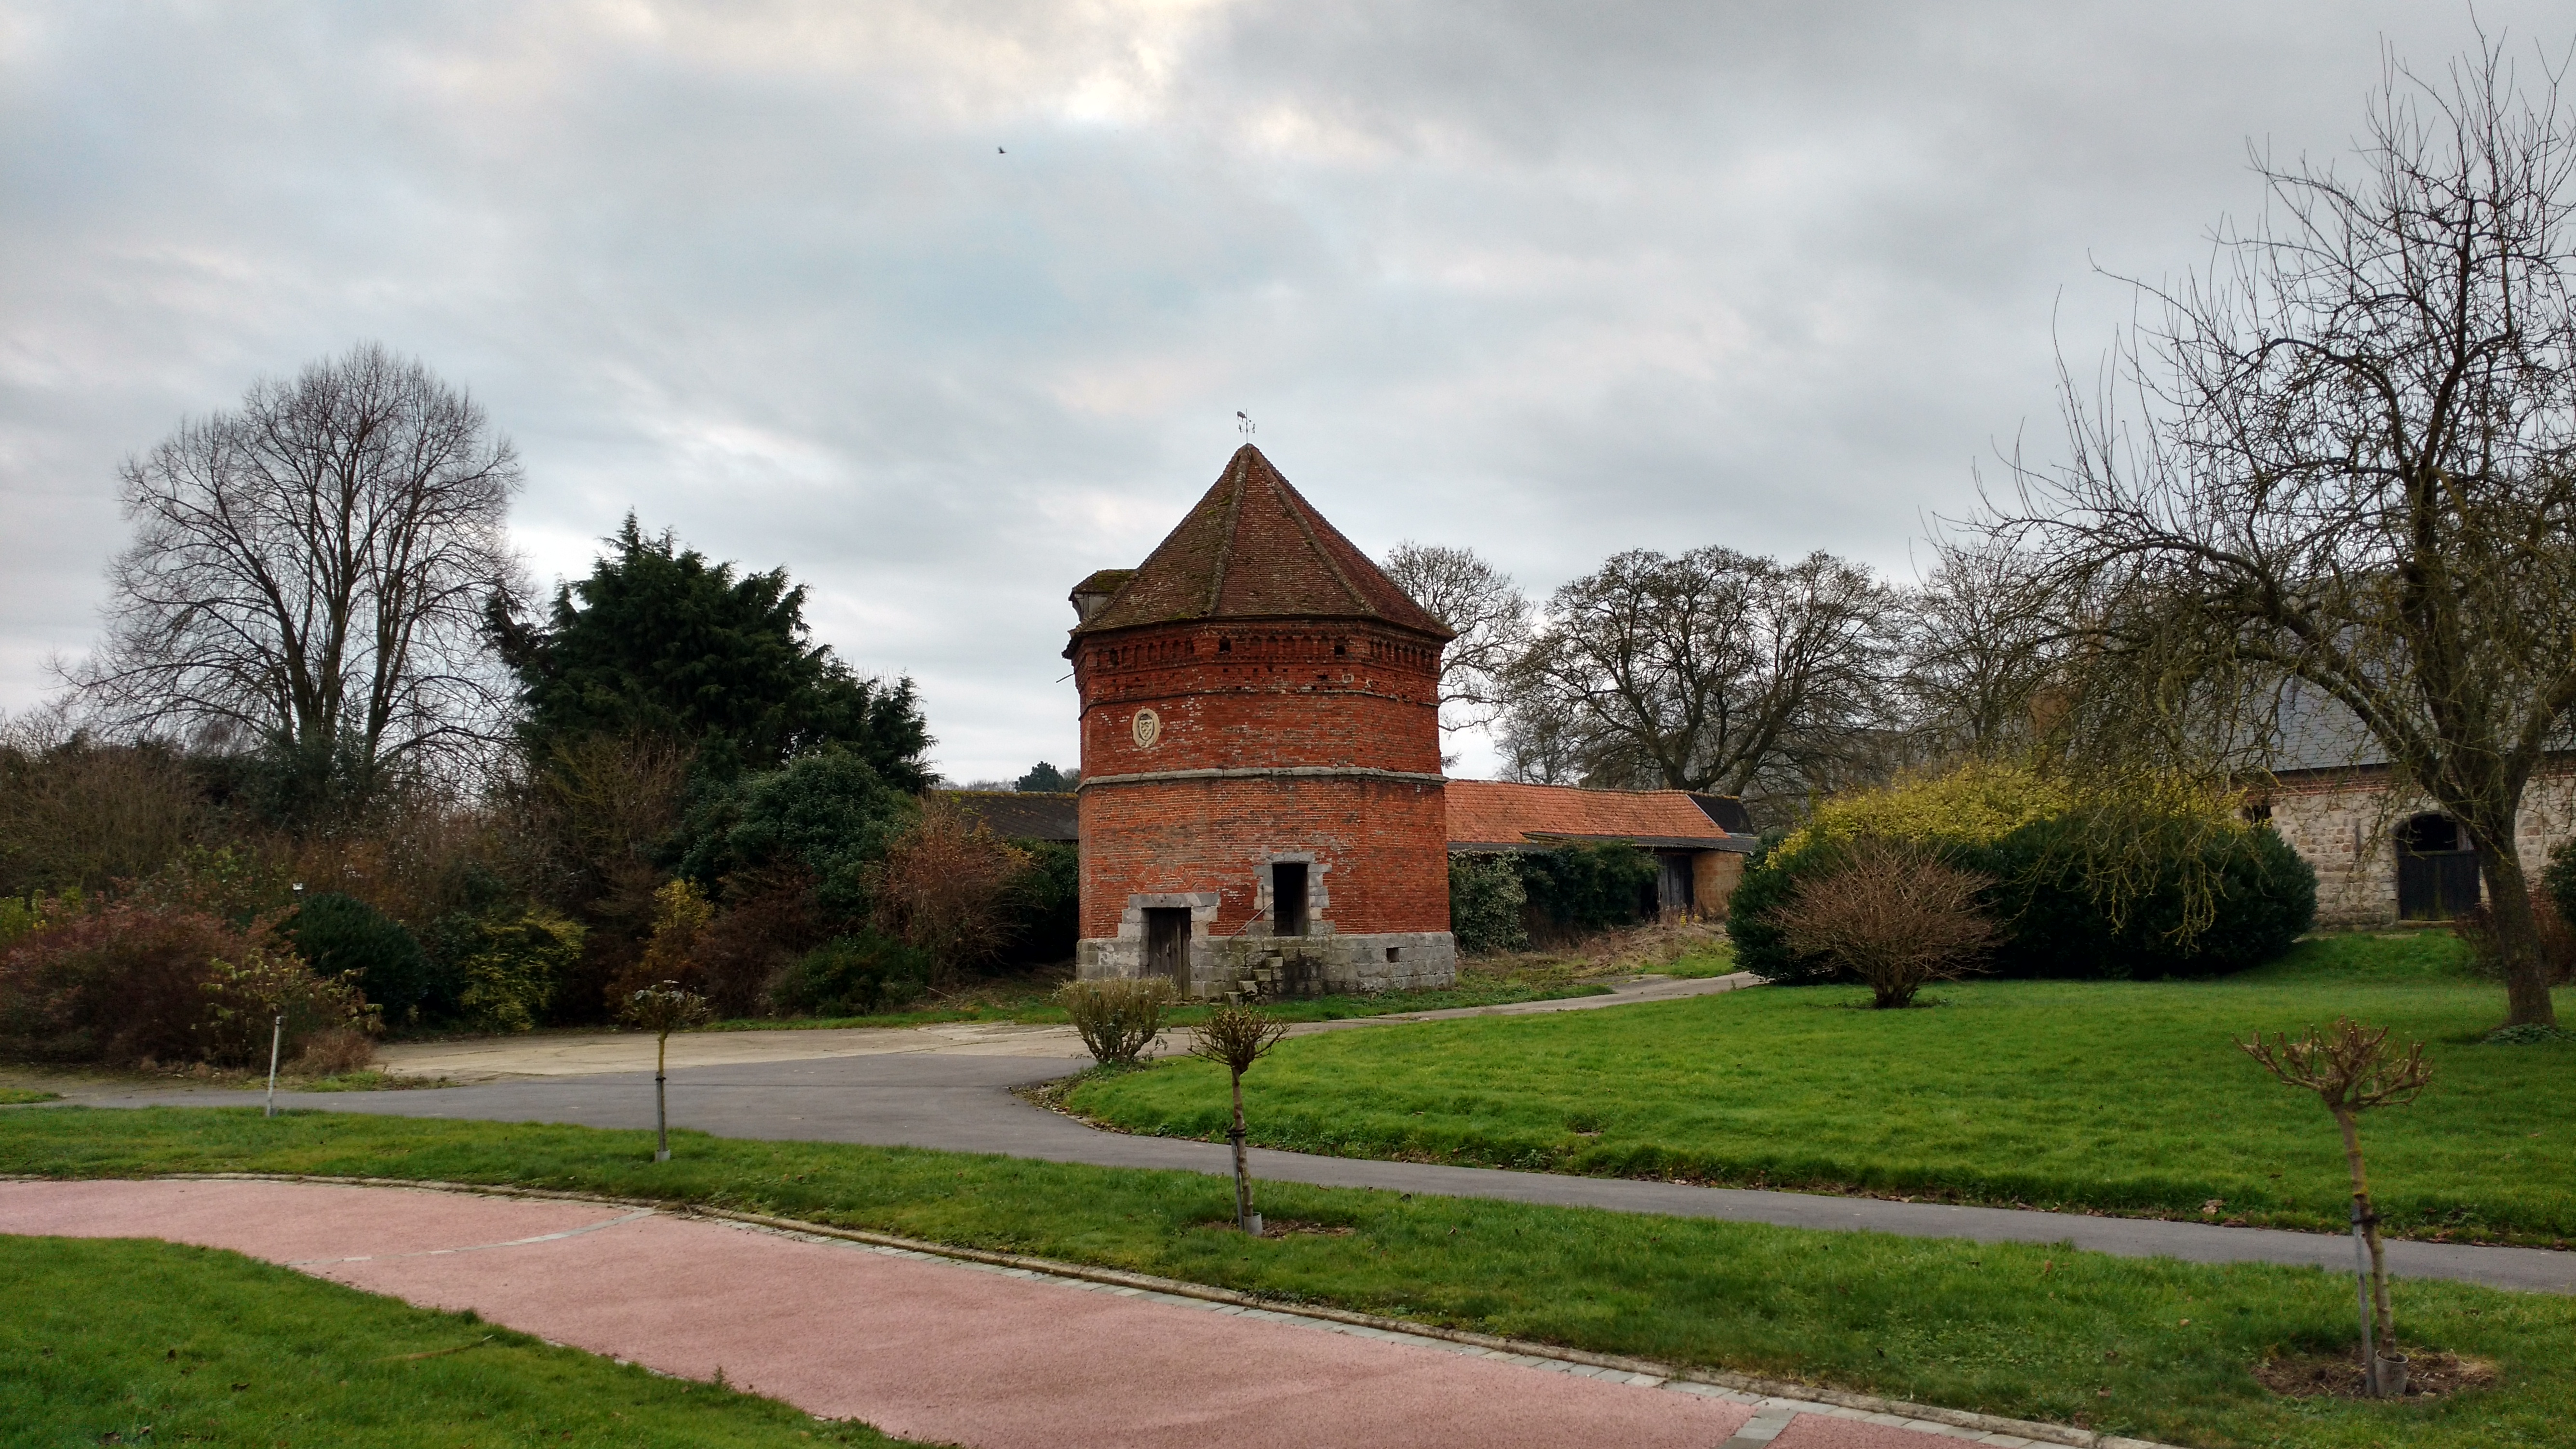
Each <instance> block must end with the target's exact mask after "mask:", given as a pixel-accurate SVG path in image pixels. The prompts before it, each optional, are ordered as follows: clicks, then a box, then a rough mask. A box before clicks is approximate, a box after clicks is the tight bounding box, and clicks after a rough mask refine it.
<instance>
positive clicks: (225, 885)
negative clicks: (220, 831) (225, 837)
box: [136, 845, 295, 927]
mask: <svg viewBox="0 0 2576 1449" xmlns="http://www.w3.org/2000/svg"><path fill="white" fill-rule="evenodd" d="M136 894H137V895H139V896H141V897H142V898H143V899H145V900H147V901H150V902H152V903H153V904H155V905H161V906H170V907H175V908H177V909H180V910H188V911H198V912H202V913H204V914H206V915H209V916H214V917H217V918H219V919H221V920H223V921H225V922H226V923H228V924H230V925H232V926H234V927H246V926H248V925H250V924H251V923H252V922H254V921H258V920H262V919H269V920H274V919H276V918H277V917H279V916H281V915H283V914H284V913H285V912H286V911H288V910H289V909H291V908H292V907H293V906H294V904H295V887H294V873H293V872H292V871H290V870H289V869H288V868H287V867H286V865H285V864H284V863H283V862H280V861H275V860H270V859H268V858H266V857H264V856H260V855H256V854H253V853H252V852H250V851H247V850H240V849H236V848H234V847H232V846H229V845H226V846H219V847H217V848H215V849H212V850H202V849H200V850H189V851H185V852H182V853H181V854H180V855H179V856H178V858H177V859H175V860H172V861H171V862H170V863H169V864H167V865H165V866H163V867H162V868H161V869H160V870H159V871H158V872H156V873H154V875H153V876H152V877H151V878H150V879H149V880H146V881H145V882H143V884H142V886H141V887H140V888H139V889H138V890H137V891H136Z"/></svg>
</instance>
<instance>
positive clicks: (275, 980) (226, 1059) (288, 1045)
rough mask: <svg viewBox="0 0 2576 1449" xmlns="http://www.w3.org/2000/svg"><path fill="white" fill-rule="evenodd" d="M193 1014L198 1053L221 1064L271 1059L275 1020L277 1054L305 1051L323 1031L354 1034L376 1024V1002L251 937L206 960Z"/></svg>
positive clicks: (264, 1062) (202, 1058)
mask: <svg viewBox="0 0 2576 1449" xmlns="http://www.w3.org/2000/svg"><path fill="white" fill-rule="evenodd" d="M207 966H208V969H207V972H206V979H205V982H204V984H203V985H202V987H201V988H200V989H201V990H203V991H204V993H205V1006H204V1010H203V1012H202V1014H201V1015H200V1016H199V1018H198V1020H197V1026H196V1032H197V1041H198V1047H197V1053H196V1055H197V1058H198V1060H200V1061H206V1062H211V1063H213V1064H215V1065H216V1066H219V1067H260V1066H266V1065H267V1064H268V1055H269V1046H270V1032H271V1029H272V1025H275V1026H278V1027H282V1030H283V1034H282V1035H281V1036H280V1037H278V1038H277V1040H278V1051H279V1059H280V1060H281V1061H283V1060H290V1059H293V1058H296V1057H299V1056H301V1055H303V1053H304V1049H305V1045H306V1043H308V1042H310V1041H312V1040H313V1039H314V1038H316V1037H318V1036H321V1035H323V1034H325V1033H333V1032H358V1033H360V1034H361V1035H364V1034H365V1033H366V1032H368V1031H371V1030H372V1029H373V1028H374V1027H375V1025H376V1021H377V1018H376V1015H375V1012H374V1010H373V1008H371V1007H369V1006H368V1005H367V1001H366V998H365V997H363V996H360V995H359V994H358V989H357V988H356V987H355V986H352V985H350V984H349V983H348V982H345V981H325V980H323V979H322V978H321V977H319V976H316V975H314V974H313V970H312V968H311V967H309V966H306V965H305V964H304V962H303V961H302V959H300V958H299V957H297V956H296V955H295V954H294V953H293V952H291V951H283V950H272V949H270V948H269V947H267V946H265V945H263V944H260V943H257V942H253V943H251V944H250V945H249V946H248V947H247V949H245V950H243V951H242V952H241V953H240V954H239V955H238V956H236V957H234V958H233V959H230V960H225V959H220V958H219V959H217V960H214V961H211V962H208V963H207Z"/></svg>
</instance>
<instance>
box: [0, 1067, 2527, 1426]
mask: <svg viewBox="0 0 2576 1449" xmlns="http://www.w3.org/2000/svg"><path fill="white" fill-rule="evenodd" d="M673 1140H674V1145H675V1148H676V1151H677V1156H676V1158H675V1160H673V1161H671V1162H669V1163H664V1164H658V1165H657V1164H655V1163H654V1162H652V1160H651V1156H652V1136H651V1134H650V1133H644V1132H608V1131H599V1130H595V1129H590V1128H580V1127H536V1126H516V1125H508V1124H499V1123H484V1122H447V1121H436V1120H409V1119H401V1118H364V1117H355V1116H345V1115H340V1114H335V1113H321V1112H295V1113H289V1114H287V1115H284V1116H281V1117H278V1118H275V1119H272V1120H263V1119H261V1118H260V1116H259V1115H258V1114H257V1113H256V1112H248V1111H240V1110H232V1109H220V1110H217V1109H202V1108H188V1109H181V1108H148V1109H139V1110H133V1111H109V1110H96V1109H84V1108H50V1109H47V1110H45V1111H42V1112H32V1113H26V1112H22V1113H11V1114H7V1115H6V1116H0V1171H5V1172H14V1173H26V1174H35V1175H42V1176H54V1177H112V1176H134V1175H143V1174H149V1173H158V1172H218V1171H245V1172H280V1173H309V1174H314V1175H321V1176H382V1177H399V1178H410V1179H433V1180H444V1181H454V1182H483V1183H496V1184H516V1185H523V1186H533V1187H550V1188H566V1189H577V1190H583V1191H591V1192H599V1193H605V1194H611V1195H616V1196H623V1197H639V1198H649V1199H656V1200H661V1201H669V1202H683V1203H707V1204H713V1205H720V1206H725V1207H732V1208H739V1209H745V1210H750V1211H757V1212H764V1213H772V1214H776V1215H779V1216H782V1217H791V1218H801V1219H805V1220H807V1221H813V1222H820V1223H828V1224H833V1225H838V1226H846V1227H859V1228H872V1229H876V1230H879V1231H884V1232H894V1233H901V1234H905V1235H908V1236H911V1237H916V1238H924V1239H929V1240H932V1241H938V1242H946V1243H954V1244H959V1245H963V1246H971V1247H978V1248H989V1249H999V1250H1004V1251H1011V1252H1020V1253H1030V1254H1036V1255H1040V1256H1045V1257H1050V1258H1056V1259H1061V1260H1068V1261H1073V1262H1081V1263H1090V1264H1097V1265H1102V1266H1108V1267H1116V1268H1126V1269H1132V1270H1135V1271H1139V1272H1147V1273H1156V1274H1161V1275H1164V1276H1167V1277H1173V1278H1180V1279H1186V1280H1190V1281H1194V1282H1201V1283H1211V1284H1217V1285H1220V1286H1224V1287H1229V1288H1235V1289H1240V1290H1244V1291H1248V1292H1254V1293H1261V1294H1266V1295H1270V1296H1273V1297H1277V1298H1280V1299H1284V1300H1288V1301H1292V1302H1312V1303H1329V1304H1335V1305H1339V1306H1342V1307H1347V1308H1354V1309H1359V1310H1362V1311H1365V1312H1371V1313H1380V1314H1387V1315H1391V1316H1395V1317H1403V1318H1411V1319H1415V1320H1418V1321H1423V1322H1430V1323H1439V1324H1446V1325H1450V1326H1453V1327H1458V1328H1467V1329H1474V1330H1478V1331H1481V1332H1486V1333H1495V1334H1502V1335H1507V1336H1514V1337H1521V1338H1531V1339H1539V1340H1545V1341H1549V1342H1555V1343H1561V1344H1568V1345H1572V1346H1576V1347H1581V1348H1587V1349H1594V1350H1599V1351H1602V1352H1608V1353H1623V1354H1633V1355H1638V1356H1641V1357H1647V1358H1655V1359H1661V1360H1664V1361H1667V1362H1674V1363H1680V1364H1691V1365H1702V1366H1708V1367H1715V1368H1725V1369H1732V1370H1736V1371H1739V1372H1744V1373H1754V1374H1764V1375H1770V1376H1775V1377H1781V1378H1792V1379H1801V1380H1806V1381H1809V1382H1818V1383H1830V1384H1835V1385H1839V1386H1842V1387H1844V1388H1849V1389H1855V1390H1859V1391H1863V1392H1869V1393H1878V1394H1885V1395H1889V1396H1892V1397H1896V1398H1904V1399H1913V1400H1919V1401H1927V1402H1932V1403H1939V1404H1948V1405H1952V1406H1955V1407H1959V1408H1967V1409H1978V1410H1983V1411H1985V1412H1989V1413H1996V1414H2004V1415H2010V1416H2014V1417H2021V1418H2034V1419H2050V1420H2055V1421H2058V1422H2061V1423H2078V1424H2084V1425H2088V1426H2091V1427H2095V1428H2100V1429H2105V1430H2111V1431H2116V1432H2120V1433H2127V1434H2134V1435H2139V1436H2142V1437H2148V1438H2157V1439H2164V1440H2168V1441H2172V1442H2179V1443H2187V1444H2196V1445H2208V1446H2246V1449H2254V1446H2275V1445H2290V1444H2296V1445H2302V1446H2316V1449H2363V1446H2382V1449H2388V1446H2404V1449H2473V1446H2475V1449H2507V1446H2520V1445H2545V1444H2564V1443H2565V1442H2566V1440H2565V1433H2564V1431H2565V1425H2566V1424H2567V1423H2569V1422H2571V1421H2576V1362H2571V1360H2570V1358H2569V1356H2568V1355H2567V1354H2566V1352H2565V1345H2566V1344H2567V1343H2568V1342H2569V1341H2570V1340H2571V1338H2572V1337H2576V1300H2571V1299H2567V1298H2560V1297H2554V1296H2546V1295H2539V1294H2511V1293H2503V1292H2498V1291H2495V1290H2491V1289H2483V1288H2476V1287H2471V1286H2468V1285H2463V1284H2451V1283H2433V1282H2424V1283H2413V1282H2410V1283H2404V1284H2401V1285H2400V1286H2399V1290H2398V1302H2397V1311H2398V1315H2399V1322H2400V1325H2401V1331H2402V1333H2403V1336H2404V1337H2405V1339H2406V1340H2407V1341H2408V1342H2409V1343H2410V1344H2414V1345H2420V1346H2422V1347H2424V1348H2427V1349H2438V1350H2445V1351H2448V1352H2452V1353H2457V1354H2462V1355H2468V1356H2471V1357H2474V1358H2478V1359H2481V1360H2486V1361H2491V1362H2493V1363H2494V1364H2495V1365H2496V1367H2497V1370H2498V1373H2499V1380H2498V1382H2497V1384H2496V1385H2495V1386H2494V1387H2492V1388H2487V1389H2479V1390H2472V1391H2468V1392H2464V1393H2461V1394H2459V1395H2456V1396H2454V1397H2451V1398H2448V1399H2444V1400H2442V1401H2439V1402H2436V1403H2431V1404H2372V1403H2354V1402H2346V1401H2335V1400H2314V1399H2288V1398H2283V1397H2279V1396H2276V1395H2274V1394H2273V1393H2272V1392H2271V1391H2270V1390H2267V1389H2265V1388H2264V1387H2263V1386H2262V1385H2261V1384H2260V1383H2259V1382H2258V1381H2257V1380H2256V1379H2255V1377H2254V1368H2255V1366H2256V1365H2257V1364H2259V1363H2261V1362H2263V1361H2264V1360H2265V1359H2266V1358H2267V1357H2269V1356H2275V1355H2282V1356H2291V1357H2297V1356H2301V1355H2316V1354H2326V1353H2332V1352H2336V1351H2339V1350H2341V1349H2342V1348H2343V1347H2344V1346H2345V1345H2346V1343H2347V1342H2348V1340H2349V1339H2350V1338H2351V1337H2352V1336H2353V1334H2354V1331H2355V1330H2354V1328H2353V1326H2352V1323H2351V1314H2352V1299H2351V1285H2350V1283H2349V1281H2348V1280H2346V1279H2343V1278H2339V1277H2335V1276H2331V1275H2328V1274H2325V1273H2320V1272H2315V1271H2311V1270H2305V1269H2295V1268H2282V1267H2274V1266H2270V1265H2263V1264H2236V1265H2226V1266H2210V1265H2203V1264H2189V1263H2178V1262H2172V1261H2162V1260H2147V1261H2141V1260H2132V1259H2121V1258H2112V1257H2107V1256H2102V1255H2098V1254H2089V1253H2079V1252H2075V1251H2072V1250H2070V1249H2067V1248H2064V1247H2048V1246H2039V1245H2021V1244H1981V1243H1968V1242H1962V1241H1948V1240H1935V1241H1926V1240H1919V1239H1908V1238H1895V1237H1885V1236H1879V1235H1875V1234H1865V1233H1822V1232H1807V1231H1799V1230H1795V1229H1788V1228H1774V1227H1768V1226H1763V1225H1758V1224H1744V1223H1721V1222H1707V1221H1699V1220H1689V1219H1677V1218H1660V1217H1648V1216H1643V1215H1633V1214H1623V1213H1610V1212H1597V1211H1591V1210H1585V1209H1570V1208H1548V1207H1534V1206H1527V1205H1522V1204H1516V1203H1500V1202H1478V1201H1472V1200H1463V1199H1449V1198H1421V1199H1411V1198H1406V1197H1403V1196H1400V1195H1397V1194H1394V1193H1386V1192H1372V1191H1362V1190H1353V1189H1330V1188H1308V1187H1300V1186H1296V1185H1292V1184H1278V1183H1265V1184H1262V1185H1261V1187H1260V1198H1261V1205H1262V1207H1263V1209H1264V1210H1265V1212H1267V1213H1268V1214H1269V1215H1270V1216H1271V1217H1273V1218H1274V1219H1282V1220H1288V1219H1293V1220H1297V1221H1301V1222H1306V1223H1312V1224H1315V1225H1317V1226H1319V1227H1321V1228H1324V1229H1327V1231H1323V1232H1311V1233H1299V1234H1296V1235H1294V1236H1290V1237H1284V1238H1278V1239H1257V1240H1256V1239H1247V1238H1245V1237H1243V1236H1242V1235H1241V1234H1239V1233H1236V1232H1234V1231H1232V1230H1231V1229H1230V1228H1228V1227H1227V1226H1225V1224H1226V1222H1227V1220H1228V1218H1229V1217H1230V1216H1231V1211H1232V1209H1231V1200H1230V1199H1231V1188H1230V1184H1228V1183H1227V1182H1226V1181H1225V1180H1224V1179H1222V1178H1215V1177H1207V1176H1201V1175H1199V1174H1195V1173H1177V1172H1143V1171H1124V1170H1117V1169H1109V1168H1096V1167H1083V1166H1073V1165H1066V1164H1057V1163H1044V1162H1033V1161H1025V1160H1019V1159H1012V1158H998V1157H977V1156H968V1155H964V1154H959V1153H947V1152H930V1151H922V1150H912V1149H877V1148H864V1147H850V1146H841V1145H837V1144H812V1143H793V1142H753V1141H742V1140H734V1139H717V1138H709V1137H705V1136H702V1135H699V1134H696V1133H674V1134H673Z"/></svg>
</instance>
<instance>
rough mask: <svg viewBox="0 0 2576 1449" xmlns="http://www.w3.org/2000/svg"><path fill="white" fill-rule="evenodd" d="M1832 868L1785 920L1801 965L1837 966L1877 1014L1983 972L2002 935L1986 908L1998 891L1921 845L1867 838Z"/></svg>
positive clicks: (1841, 848)
mask: <svg viewBox="0 0 2576 1449" xmlns="http://www.w3.org/2000/svg"><path fill="white" fill-rule="evenodd" d="M1833 853H1834V855H1835V857H1836V859H1835V861H1834V863H1833V864H1832V866H1831V867H1830V868H1828V869H1826V870H1823V871H1819V872H1816V873H1814V874H1811V875H1810V876H1809V877H1808V879H1807V880H1806V882H1805V883H1804V884H1803V885H1801V886H1800V887H1799V888H1798V893H1797V894H1796V895H1795V896H1794V897H1792V898H1791V899H1790V900H1789V902H1788V903H1787V904H1786V905H1785V906H1783V907H1781V908H1780V909H1779V910H1778V911H1777V912H1775V915H1776V918H1777V921H1778V925H1779V929H1780V934H1781V936H1782V937H1783V938H1784V939H1785V941H1786V942H1787V944H1788V947H1789V949H1790V950H1791V951H1793V952H1795V953H1797V954H1798V955H1800V956H1807V957H1813V958H1816V959H1819V960H1823V961H1828V962H1831V963H1832V964H1833V966H1834V968H1835V969H1836V970H1838V971H1839V972H1841V973H1842V974H1844V975H1846V976H1849V977H1851V978H1852V979H1854V980H1857V981H1859V982H1861V983H1862V984H1864V985H1866V986H1867V987H1869V989H1870V1005H1872V1006H1873V1007H1878V1008H1881V1009H1885V1008H1889V1007H1901V1006H1910V1005H1912V1004H1913V1002H1914V996H1915V993H1916V992H1919V991H1921V990H1922V989H1923V988H1924V987H1925V986H1927V985H1929V984H1931V983H1932V982H1935V981H1954V980H1957V979H1958V978H1959V977H1962V976H1965V975H1968V974H1970V973H1972V972H1974V971H1976V970H1978V969H1980V967H1981V966H1982V965H1983V958H1984V956H1985V955H1986V952H1987V949H1988V948H1989V947H1990V946H1991V945H1992V944H1993V943H1994V939H1995V934H1996V933H1995V927H1994V923H1993V922H1992V921H1989V920H1987V919H1986V918H1985V917H1984V916H1983V915H1982V914H1980V913H1979V912H1978V909H1977V896H1978V892H1979V891H1980V890H1981V889H1983V888H1984V887H1986V886H1988V885H1990V884H1992V882H1990V881H1988V880H1986V879H1985V878H1984V877H1982V876H1977V875H1971V874H1970V873H1968V872H1967V871H1963V870H1957V869H1954V868H1952V867H1950V866H1947V865H1943V864H1942V863H1941V862H1940V861H1938V860H1936V859H1934V858H1933V856H1932V855H1931V853H1930V852H1928V851H1926V850H1924V849H1922V848H1920V847H1918V846H1911V845H1902V844H1898V843H1896V842H1894V841H1887V840H1880V839H1877V838H1875V837H1869V836H1864V837H1862V838H1860V839H1858V840H1854V841H1851V842H1849V843H1848V844H1839V843H1838V844H1837V846H1836V847H1835V849H1834V852H1833Z"/></svg>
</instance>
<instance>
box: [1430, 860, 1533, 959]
mask: <svg viewBox="0 0 2576 1449" xmlns="http://www.w3.org/2000/svg"><path fill="white" fill-rule="evenodd" d="M1528 909H1529V890H1528V888H1527V887H1525V886H1523V885H1522V884H1521V873H1520V871H1519V870H1517V869H1515V868H1514V867H1513V865H1512V862H1511V859H1510V857H1508V856H1499V855H1453V856H1451V857H1449V932H1450V934H1451V935H1453V936H1456V937H1457V938H1458V949H1459V950H1460V951H1461V952H1463V953H1465V954H1466V955H1470V956H1485V955H1491V954H1493V953H1494V952H1497V951H1518V950H1520V949H1522V948H1523V947H1525V946H1527V945H1529V924H1528V922H1527V921H1526V920H1524V919H1523V916H1524V914H1525V913H1526V912H1527V910H1528Z"/></svg>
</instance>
